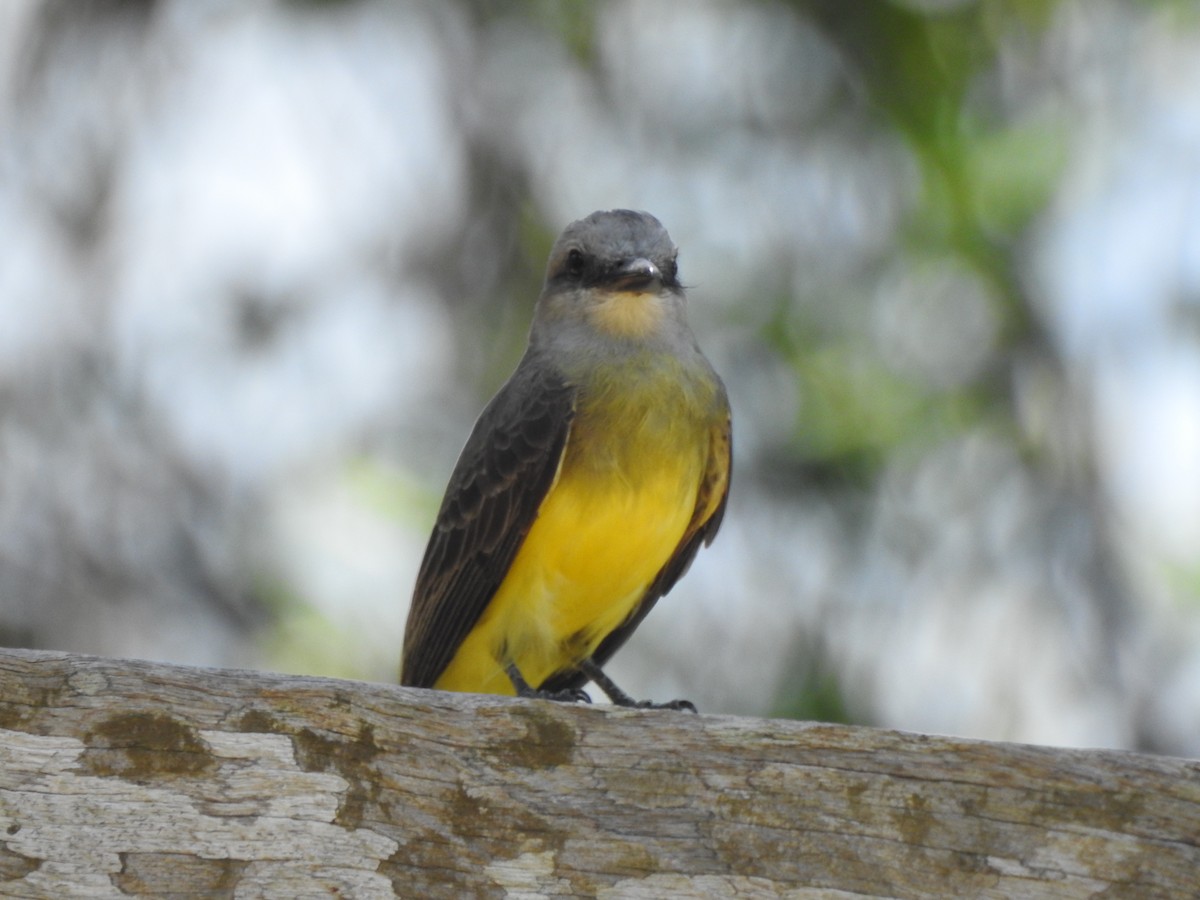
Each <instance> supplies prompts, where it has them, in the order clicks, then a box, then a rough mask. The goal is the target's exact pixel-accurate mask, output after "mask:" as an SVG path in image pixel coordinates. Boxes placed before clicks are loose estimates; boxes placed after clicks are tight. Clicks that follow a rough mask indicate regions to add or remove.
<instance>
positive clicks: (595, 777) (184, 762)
mask: <svg viewBox="0 0 1200 900" xmlns="http://www.w3.org/2000/svg"><path fill="white" fill-rule="evenodd" d="M1198 839H1200V763H1196V762H1191V761H1184V760H1178V759H1166V758H1158V757H1150V756H1143V755H1138V754H1133V753H1119V752H1105V751H1084V750H1060V749H1050V748H1044V747H1030V746H1019V745H1012V744H991V743H982V742H978V741H966V740H956V739H947V738H937V737H930V736H926V735H915V734H901V733H897V732H890V731H880V730H875V729H868V728H846V727H837V726H830V725H813V724H804V723H799V722H789V721H762V720H755V719H740V718H730V717H723V716H694V715H690V714H687V713H676V712H663V711H644V712H643V711H628V710H617V709H612V708H605V707H597V708H590V707H573V706H565V705H561V704H553V703H547V702H543V701H536V702H526V701H515V700H506V699H502V698H498V697H480V696H469V695H461V694H445V693H440V692H435V691H420V690H412V689H405V688H399V687H393V686H388V685H377V684H361V683H356V682H346V681H335V680H331V679H322V678H296V677H284V676H279V675H267V674H261V673H255V672H241V671H227V670H215V669H196V668H183V667H179V666H168V665H162V664H158V663H149V662H133V661H127V660H105V659H94V658H89V657H81V656H71V655H67V654H55V653H39V652H32V651H15V650H10V651H0V894H3V895H5V896H20V897H46V898H59V897H72V896H88V897H119V896H124V895H131V894H132V895H145V896H154V897H162V896H167V895H183V894H188V895H194V896H214V897H219V896H230V897H232V896H234V895H236V896H238V897H307V896H326V895H328V894H329V893H331V892H333V893H340V894H341V895H343V896H347V897H390V896H393V895H396V896H402V897H455V898H457V897H462V896H496V897H499V896H505V895H509V896H525V897H537V896H546V895H560V894H566V895H581V896H611V897H647V898H651V897H654V898H657V897H712V896H733V895H736V896H739V897H772V896H778V895H787V896H793V897H822V898H834V897H839V898H840V897H995V898H1014V897H1047V896H1053V897H1094V896H1099V895H1104V896H1112V897H1121V898H1139V897H1154V898H1159V897H1161V898H1168V897H1171V898H1175V897H1191V896H1195V895H1196V891H1197V886H1198V885H1200V848H1198V845H1197V841H1198Z"/></svg>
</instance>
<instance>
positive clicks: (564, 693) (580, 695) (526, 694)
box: [504, 663, 592, 703]
mask: <svg viewBox="0 0 1200 900" xmlns="http://www.w3.org/2000/svg"><path fill="white" fill-rule="evenodd" d="M504 671H505V672H507V673H508V680H509V681H511V682H512V685H513V689H514V690H516V692H517V696H518V697H520V698H522V699H524V700H553V701H554V702H555V703H591V702H592V698H591V697H590V696H588V693H587V691H585V690H582V689H580V688H565V689H563V690H561V691H543V690H541V689H539V688H535V687H532V686H531V685H530V684H529V682H528V681H526V680H525V676H524V675H522V674H521V670H520V669H518V668H517V666H516V664H515V663H509V664H508V666H507V667H505V670H504Z"/></svg>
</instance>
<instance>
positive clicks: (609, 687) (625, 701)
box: [510, 659, 696, 712]
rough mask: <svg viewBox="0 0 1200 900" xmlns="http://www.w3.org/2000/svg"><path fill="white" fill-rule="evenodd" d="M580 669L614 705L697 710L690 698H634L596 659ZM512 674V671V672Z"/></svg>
mask: <svg viewBox="0 0 1200 900" xmlns="http://www.w3.org/2000/svg"><path fill="white" fill-rule="evenodd" d="M579 671H580V672H582V673H583V674H584V675H586V676H587V677H588V678H590V679H591V680H592V681H593V682H595V684H596V687H598V688H600V690H602V691H604V693H606V694H608V699H609V700H611V701H612V702H613V705H614V706H628V707H632V708H634V709H679V710H686V711H687V712H695V711H696V705H695V704H694V703H692V701H690V700H668V701H667V702H666V703H652V702H651V701H649V700H634V699H633V698H632V697H630V696H629V695H628V694H627V693H625V692H624V691H623V690H621V689H620V688H619V687H617V686H616V684H615V683H614V682H613V680H612V679H611V678H609V677H608V676H607V675H605V674H604V672H603V670H602V669H601V668H600V667H599V666H598V665H596V663H595V661H594V660H591V659H585V660H584V661H583V662H581V663H580V664H579ZM510 675H511V673H510Z"/></svg>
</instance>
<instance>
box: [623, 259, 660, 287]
mask: <svg viewBox="0 0 1200 900" xmlns="http://www.w3.org/2000/svg"><path fill="white" fill-rule="evenodd" d="M660 285H662V272H660V271H658V266H656V265H655V264H654V263H652V262H650V260H648V259H645V258H643V257H640V256H639V257H637V258H636V259H631V260H628V261H627V262H624V263H622V264H621V266H620V267H619V268H618V269H617V270H616V271H615V272H614V273H613V289H614V290H617V291H632V292H637V293H642V292H645V291H649V290H656V289H657V288H658V287H659V286H660Z"/></svg>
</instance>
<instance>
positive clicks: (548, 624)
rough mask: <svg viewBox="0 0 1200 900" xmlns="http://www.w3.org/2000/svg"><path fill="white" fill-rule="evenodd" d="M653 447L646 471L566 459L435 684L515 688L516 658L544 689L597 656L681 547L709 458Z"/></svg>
mask: <svg viewBox="0 0 1200 900" xmlns="http://www.w3.org/2000/svg"><path fill="white" fill-rule="evenodd" d="M646 449H647V450H648V451H649V452H650V453H651V454H652V455H654V456H656V457H658V458H657V459H655V460H653V464H652V465H645V463H646V462H647V460H645V458H643V459H642V460H641V462H642V463H643V465H641V466H640V467H639V468H640V469H641V471H640V472H639V473H638V474H637V475H636V477H631V476H630V475H629V473H628V472H627V471H625V470H622V469H620V468H615V467H614V468H601V469H597V468H595V467H587V466H575V467H574V468H573V469H572V467H571V466H569V465H567V464H564V467H563V471H562V473H561V474H560V476H559V480H558V482H557V484H556V485H555V486H554V488H553V489H552V490H551V492H550V493H549V495H547V497H546V499H545V500H544V501H543V502H542V506H541V508H540V510H539V511H538V517H537V519H536V520H535V522H534V524H533V527H532V528H531V529H530V531H529V534H528V535H527V536H526V538H525V541H524V543H523V544H522V545H521V549H520V550H519V551H518V552H517V556H516V558H515V559H514V561H513V564H512V566H511V568H510V569H509V572H508V575H507V576H506V577H505V579H504V582H503V584H502V585H501V586H500V589H499V590H498V591H497V592H496V595H495V597H494V598H493V599H492V602H491V603H490V604H488V607H487V609H486V610H485V611H484V614H483V616H482V617H481V618H480V621H479V622H478V624H477V625H476V627H475V628H474V630H472V631H471V633H470V634H469V635H467V637H466V639H465V640H464V641H463V643H462V644H461V645H460V647H459V649H458V652H457V653H456V654H455V656H454V658H453V659H452V660H451V662H450V665H449V666H448V667H447V668H446V670H445V671H444V672H443V673H442V675H441V677H440V678H439V679H438V680H437V683H436V684H435V685H434V686H435V687H437V688H440V689H442V690H451V691H471V692H479V693H490V694H511V693H513V688H512V685H511V683H510V681H509V678H508V676H507V674H506V673H505V671H504V669H505V666H506V665H507V664H508V663H509V662H515V663H516V665H517V668H518V669H520V671H521V674H522V675H523V676H524V677H525V680H526V681H528V682H529V683H530V684H531V685H533V686H535V687H536V686H537V685H539V684H541V683H542V682H543V681H545V680H546V679H547V678H549V677H550V676H551V675H553V674H555V673H556V672H558V671H561V670H563V669H568V668H573V667H574V666H576V665H578V664H579V663H580V662H582V661H583V660H584V659H586V658H587V657H589V656H591V655H592V653H593V652H594V651H595V650H596V647H597V646H599V644H600V642H601V641H602V640H603V639H604V638H605V637H606V636H607V635H608V634H609V633H610V632H611V631H612V630H613V629H615V628H616V627H617V626H619V625H620V624H621V623H622V622H624V621H625V619H626V618H627V617H628V616H629V614H630V613H631V612H632V611H633V609H634V608H635V607H636V606H637V604H638V603H639V601H640V600H641V599H642V597H643V596H644V595H645V593H646V588H647V587H648V586H649V585H650V582H651V581H653V579H654V577H655V576H656V575H657V574H658V572H659V570H660V569H661V568H662V567H663V565H664V564H665V563H666V561H667V560H668V559H669V558H670V557H671V554H672V553H674V551H675V549H676V547H678V545H679V542H680V539H681V538H682V536H683V533H684V530H685V529H686V528H687V526H688V523H689V521H690V520H691V517H692V512H693V510H694V508H695V504H696V492H697V487H698V484H699V480H700V476H701V472H702V465H703V457H702V455H701V454H700V452H699V450H697V451H696V452H693V453H688V452H684V453H671V454H667V453H664V452H663V450H662V448H656V449H655V450H649V448H646ZM569 462H570V459H569V458H568V463H569Z"/></svg>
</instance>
